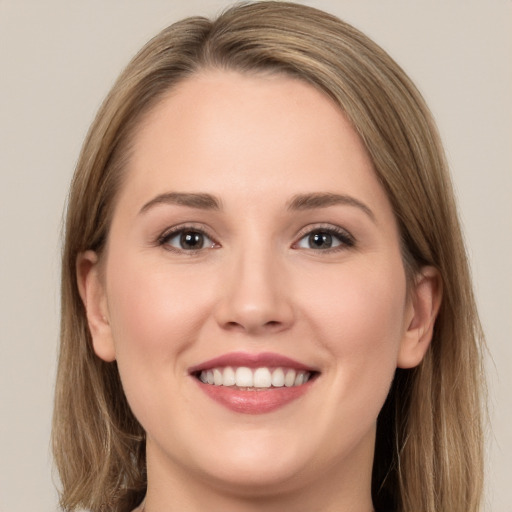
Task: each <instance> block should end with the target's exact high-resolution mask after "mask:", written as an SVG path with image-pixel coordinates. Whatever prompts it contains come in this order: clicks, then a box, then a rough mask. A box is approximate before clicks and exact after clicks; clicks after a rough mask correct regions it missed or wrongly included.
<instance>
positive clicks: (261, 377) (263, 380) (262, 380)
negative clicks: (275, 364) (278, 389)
mask: <svg viewBox="0 0 512 512" xmlns="http://www.w3.org/2000/svg"><path fill="white" fill-rule="evenodd" d="M271 385H272V375H270V370H269V369H268V368H258V369H257V370H256V371H255V372H254V387H255V388H269V387H270V386H271Z"/></svg>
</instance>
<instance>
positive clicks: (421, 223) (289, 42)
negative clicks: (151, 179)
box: [53, 1, 484, 512]
mask: <svg viewBox="0 0 512 512" xmlns="http://www.w3.org/2000/svg"><path fill="white" fill-rule="evenodd" d="M207 69H218V70H233V71H237V72H240V73H258V72H267V73H268V72H270V73H277V74H284V75H287V76H293V77H297V78H298V79H300V80H303V81H305V82H307V83H309V84H311V85H312V86H313V87H316V88H318V89H319V90H321V91H323V92H324V93H325V94H326V95H328V96H329V97H330V98H332V99H333V100H334V101H335V102H336V104H337V105H338V106H339V108H340V109H341V111H343V112H344V114H345V116H346V117H347V118H348V119H349V121H350V122H351V123H352V125H353V127H354V129H355V130H356V131H357V133H358V134H359V136H360V137H361V139H362V141H363V142H364V144H365V146H366V150H367V151H368V154H369V155H370V157H371V160H372V161H373V165H374V169H375V172H376V175H377V177H378V179H379V180H380V183H381V184H382V186H383V187H384V189H385V191H386V193H387V196H388V198H389V200H390V202H391V204H392V206H393V209H394V214H395V216H396V219H397V222H398V225H399V229H400V234H401V243H402V254H403V260H404V267H405V269H406V273H407V275H408V277H409V278H411V277H412V276H414V274H415V272H417V271H419V270H420V269H421V267H422V266H424V265H432V266H434V267H435V268H436V269H437V270H438V271H439V273H440V276H441V279H442V286H443V300H442V304H441V308H440V312H439V315H438V317H437V320H436V323H435V327H434V334H433V339H432V342H431V345H430V348H429V349H428V352H427V354H426V356H425V358H424V360H423V361H422V362H421V364H420V365H419V366H418V367H416V368H414V369H410V370H401V369H398V370H397V371H396V374H395V378H394V381H393V384H392V387H391V391H390V393H389V396H388V398H387V401H386V403H385V405H384V407H383V409H382V411H381V413H380V415H379V418H378V424H377V442H376V451H375V458H374V467H373V479H372V497H373V501H374V505H375V507H376V509H377V510H379V511H388V510H395V511H400V512H419V511H421V512H448V511H449V512H475V511H477V510H479V507H480V501H481V494H482V481H483V469H482V466H483V463H482V459H483V446H482V443H483V441H482V440H483V434H482V421H481V417H482V414H481V412H482V407H481V404H482V395H483V390H484V386H483V382H484V381H483V370H482V357H481V350H482V347H483V334H482V332H481V328H480V324H479V320H478V316H477V312H476V307H475V301H474V297H473V292H472V287H471V281H470V274H469V268H468V262H467V257H466V252H465V248H464V243H463V238H462V234H461V229H460V225H459V220H458V216H457V211H456V206H455V200H454V194H453V190H452V185H451V182H450V177H449V173H448V169H447V163H446V160H445V156H444V152H443V148H442V145H441V142H440V138H439V136H438V132H437V129H436V126H435V123H434V121H433V119H432V115H431V114H430V112H429V110H428V108H427V106H426V105H425V102H424V100H423V99H422V97H421V95H420V93H419V92H418V90H417V89H416V87H415V86H414V85H413V84H412V82H411V81H410V79H409V78H408V77H407V76H406V74H405V73H404V72H403V71H402V69H401V68H400V67H399V66H398V65H397V64H396V63H395V62H394V61H393V60H392V59H391V58H390V57H389V56H388V55H387V54H386V53H385V52H384V50H382V49H381V48H380V47H379V46H377V45H376V44H375V43H374V42H372V41H371V40H370V39H369V38H368V37H366V36H365V35H364V34H362V33H361V32H359V31H358V30H356V29H355V28H353V27H352V26H350V25H348V24H347V23H345V22H343V21H341V20H339V19H338V18H336V17H334V16H332V15H330V14H327V13H325V12H322V11H319V10H317V9H314V8H311V7H307V6H304V5H298V4H293V3H287V2H274V1H263V2H256V3H249V4H239V5H235V6H233V7H231V8H229V9H228V10H227V11H225V12H224V13H222V14H221V15H220V16H219V17H218V18H216V19H215V20H213V21H211V20H208V19H206V18H202V17H192V18H187V19H185V20H183V21H180V22H178V23H175V24H173V25H171V26H170V27H168V28H166V29H164V30H163V31H162V32H160V33H159V34H158V35H157V36H156V37H155V38H153V39H152V40H151V41H149V43H148V44H147V45H146V46H145V47H144V48H143V49H142V50H141V51H140V52H139V53H138V54H137V55H136V56H135V57H134V58H133V60H132V61H131V62H130V63H129V65H128V66H127V68H126V69H125V70H124V72H123V73H122V74H121V75H120V77H119V78H118V80H117V82H116V83H115V85H114V87H113V88H112V90H111V91H110V93H109V94H108V96H107V98H106V99H105V101H104V103H103V105H102V106H101V108H100V110H99V112H98V114H97V116H96V118H95V120H94V122H93V124H92V126H91V128H90V130H89V133H88V135H87V137H86V140H85V143H84V146H83V148H82V152H81V155H80V157H79V161H78V164H77V168H76V171H75V175H74V177H73V181H72V184H71V189H70V194H69V198H68V210H67V218H66V226H65V241H64V248H63V259H62V282H61V286H62V305H61V308H62V315H61V345H60V357H59V366H58V375H57V384H56V398H55V411H54V418H53V451H54V456H55V461H56V466H57V468H58V471H59V475H60V480H61V485H62V490H61V506H62V507H63V508H64V509H65V510H76V509H78V508H81V507H83V508H87V509H89V510H91V511H93V512H99V511H107V510H108V511H117V512H125V511H127V510H131V508H132V507H134V506H136V505H137V504H138V503H140V501H141V500H142V498H143V496H144V494H145V490H146V485H147V481H146V467H145V434H144V430H143V429H142V427H141V425H140V424H139V423H138V421H137V420H136V418H135V417H134V415H133V413H132V412H131V410H130V408H129V406H128V403H127V401H126V398H125V395H124V392H123V389H122V386H121V382H120V378H119V373H118V369H117V365H116V363H115V362H112V363H107V362H104V361H102V360H101V359H100V358H98V357H97V356H96V355H95V354H94V351H93V349H92V342H91V335H90V332H89V328H88V324H87V319H86V314H85V309H84V305H83V303H82V301H81V299H80V295H79V292H78V286H77V277H76V261H77V256H78V255H79V254H80V253H81V252H83V251H85V250H88V249H92V250H94V251H96V252H97V253H98V254H99V255H100V257H101V253H102V249H103V248H104V246H105V243H106V240H107V237H108V232H109V225H110V222H111V218H112V212H113V208H114V205H115V200H116V197H117V193H118V191H119V188H120V187H121V186H122V181H123V171H124V169H125V167H126V162H127V160H128V159H129V158H130V147H131V141H132V139H133V135H134V133H135V132H136V129H137V127H138V125H139V124H140V123H141V119H142V117H143V116H144V115H146V114H147V113H148V112H149V111H151V109H153V108H154V107H155V106H156V105H158V102H159V100H160V99H161V98H162V97H163V96H164V94H165V93H166V92H168V91H169V90H170V89H172V88H173V87H175V86H176V85H177V84H179V83H181V82H183V81H184V80H186V79H187V78H188V77H190V76H193V75H194V74H197V73H199V72H201V71H202V70H207Z"/></svg>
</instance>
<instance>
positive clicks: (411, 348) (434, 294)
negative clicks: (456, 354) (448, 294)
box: [397, 266, 443, 368]
mask: <svg viewBox="0 0 512 512" xmlns="http://www.w3.org/2000/svg"><path fill="white" fill-rule="evenodd" d="M442 295H443V286H442V281H441V276H440V274H439V271H438V270H437V269H436V268H434V267H430V266H426V267H423V268H422V269H421V270H420V272H419V273H418V275H417V276H416V278H415V283H414V286H413V289H412V290H411V291H410V297H409V305H408V318H407V319H406V322H407V323H408V324H407V325H408V326H407V330H406V332H405V333H404V336H403V339H402V343H401V345H400V350H399V353H398V362H397V366H398V367H399V368H413V367H415V366H418V365H419V364H420V363H421V361H422V359H423V357H424V356H425V354H426V352H427V350H428V347H429V346H430V342H431V341H432V334H433V332H434V324H435V321H436V318H437V313H438V312H439V307H440V306H441V299H442Z"/></svg>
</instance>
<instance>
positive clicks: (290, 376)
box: [284, 370, 295, 388]
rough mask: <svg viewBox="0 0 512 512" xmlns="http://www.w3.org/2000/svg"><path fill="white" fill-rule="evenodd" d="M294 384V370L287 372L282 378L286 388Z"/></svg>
mask: <svg viewBox="0 0 512 512" xmlns="http://www.w3.org/2000/svg"><path fill="white" fill-rule="evenodd" d="M294 384H295V370H288V371H287V372H286V376H285V378H284V385H285V386H286V387H287V388H290V387H292V386H293V385H294Z"/></svg>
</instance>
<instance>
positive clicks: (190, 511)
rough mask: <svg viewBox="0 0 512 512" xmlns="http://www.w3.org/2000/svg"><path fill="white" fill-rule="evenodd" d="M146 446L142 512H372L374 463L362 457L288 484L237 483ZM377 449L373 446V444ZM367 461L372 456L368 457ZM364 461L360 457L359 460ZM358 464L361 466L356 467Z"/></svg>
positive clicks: (297, 478) (296, 479)
mask: <svg viewBox="0 0 512 512" xmlns="http://www.w3.org/2000/svg"><path fill="white" fill-rule="evenodd" d="M154 448H155V447H154V446H151V443H148V449H147V457H148V459H147V469H148V490H147V496H146V500H145V502H144V506H142V507H141V510H140V512H155V511H159V510H169V511H171V510H187V512H203V511H204V510H212V511H220V510H222V511H223V512H261V510H265V512H282V511H283V510H290V511H293V512H311V511H321V512H339V511H340V510H343V511H351V512H372V511H373V510H374V509H373V505H372V499H371V470H372V467H371V466H372V464H371V460H372V458H371V457H370V458H369V460H370V464H366V465H365V466H363V467H362V466H361V464H360V463H358V461H352V462H353V464H344V465H343V467H335V468H330V469H329V470H328V471H326V472H325V473H324V474H322V475H318V476H317V478H316V479H314V480H312V479H311V480H309V481H308V480H307V479H305V478H303V475H297V476H295V477H293V478H291V479H289V480H288V481H286V482H279V483H274V482H272V483H267V484H265V485H256V486H252V485H238V486H234V485H233V484H232V483H230V484H226V483H225V482H219V481H215V480H214V479H212V478H209V477H208V476H206V477H205V476H202V475H200V474H199V473H196V472H193V471H191V470H190V469H188V468H183V467H180V466H179V465H177V464H175V462H174V461H169V459H168V458H166V457H165V456H162V454H161V453H158V451H157V450H156V449H154ZM370 449H371V450H373V446H371V447H370ZM365 458H366V460H368V457H365ZM359 462H360V461H359ZM355 468H357V470H355Z"/></svg>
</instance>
